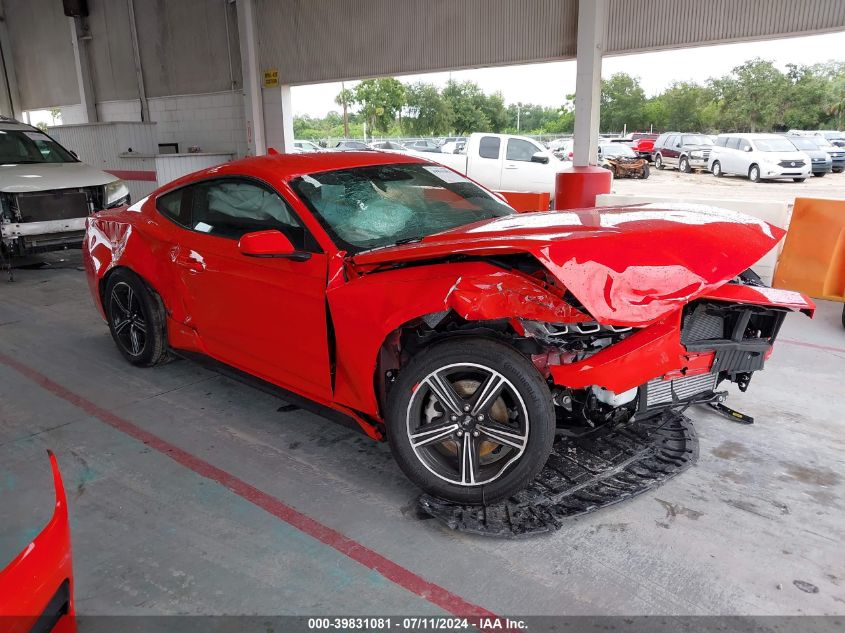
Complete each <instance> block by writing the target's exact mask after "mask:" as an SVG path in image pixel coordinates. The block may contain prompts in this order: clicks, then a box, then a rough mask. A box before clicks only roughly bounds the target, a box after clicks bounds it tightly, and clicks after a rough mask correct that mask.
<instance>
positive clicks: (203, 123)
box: [149, 92, 247, 156]
mask: <svg viewBox="0 0 845 633" xmlns="http://www.w3.org/2000/svg"><path fill="white" fill-rule="evenodd" d="M149 107H150V120H151V121H155V122H156V123H158V125H157V135H158V142H159V143H179V151H180V152H187V151H188V147H189V146H191V145H196V146H198V147H200V148H202V151H204V152H227V153H230V154H234V155H236V156H244V155H245V154H246V150H247V139H246V130H245V125H246V124H245V123H244V105H243V95H242V94H241V93H240V92H218V93H214V94H198V95H181V96H173V97H159V98H156V99H150V100H149Z"/></svg>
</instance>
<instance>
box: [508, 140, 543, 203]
mask: <svg viewBox="0 0 845 633" xmlns="http://www.w3.org/2000/svg"><path fill="white" fill-rule="evenodd" d="M541 151H543V150H542V148H540V147H538V146H537V145H535V144H534V143H532V142H531V141H529V140H527V139H522V138H509V139H508V140H507V147H506V148H505V162H504V165H503V166H502V181H501V183H502V184H501V190H502V191H546V192H549V193H551V191H550V188H551V186H552V185H553V184H554V178H551V177H550V176H549V170H550V167H549V165H548V163H535V162H533V161H532V160H531V157H532V156H534V154H536V153H537V152H541Z"/></svg>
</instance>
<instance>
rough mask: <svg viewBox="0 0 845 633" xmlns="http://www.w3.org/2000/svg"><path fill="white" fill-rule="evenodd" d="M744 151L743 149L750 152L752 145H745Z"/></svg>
mask: <svg viewBox="0 0 845 633" xmlns="http://www.w3.org/2000/svg"><path fill="white" fill-rule="evenodd" d="M742 151H743V152H750V151H751V146H750V145H746V146H745V147H743V148H742Z"/></svg>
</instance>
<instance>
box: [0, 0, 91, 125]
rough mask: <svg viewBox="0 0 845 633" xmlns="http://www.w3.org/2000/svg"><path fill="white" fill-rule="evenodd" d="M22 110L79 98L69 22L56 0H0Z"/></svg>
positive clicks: (51, 105)
mask: <svg viewBox="0 0 845 633" xmlns="http://www.w3.org/2000/svg"><path fill="white" fill-rule="evenodd" d="M3 5H4V8H5V12H6V27H7V32H8V34H9V43H10V46H11V49H12V63H13V64H14V66H15V74H16V75H17V80H18V90H19V92H20V96H21V106H22V109H23V110H34V109H37V108H50V107H53V106H56V105H60V104H63V103H67V104H73V103H78V102H79V88H78V87H77V84H76V67H75V66H74V63H73V47H72V45H71V39H70V24H69V23H68V19H67V18H66V17H65V15H64V11H63V10H62V3H61V2H60V1H59V0H3Z"/></svg>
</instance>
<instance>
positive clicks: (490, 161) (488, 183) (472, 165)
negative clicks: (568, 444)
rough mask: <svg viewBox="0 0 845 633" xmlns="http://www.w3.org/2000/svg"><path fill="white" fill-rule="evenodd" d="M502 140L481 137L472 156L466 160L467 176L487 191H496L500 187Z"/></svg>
mask: <svg viewBox="0 0 845 633" xmlns="http://www.w3.org/2000/svg"><path fill="white" fill-rule="evenodd" d="M501 154H502V139H501V137H498V136H482V137H481V138H480V139H479V140H478V146H477V147H476V148H475V151H474V152H473V155H472V156H470V157H468V158H467V174H466V175H467V176H469V177H470V178H472V179H473V180H475V181H476V182H479V183H481V184H482V185H484V186H485V187H487V188H488V189H492V190H493V191H498V190H499V189H501V185H502V160H501Z"/></svg>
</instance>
